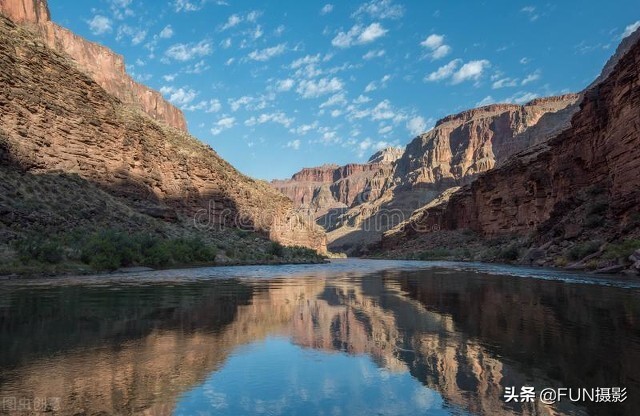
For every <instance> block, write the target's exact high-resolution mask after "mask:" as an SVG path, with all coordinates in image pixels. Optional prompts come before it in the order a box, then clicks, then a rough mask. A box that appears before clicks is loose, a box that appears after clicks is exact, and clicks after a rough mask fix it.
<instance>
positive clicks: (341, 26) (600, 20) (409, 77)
mask: <svg viewBox="0 0 640 416" xmlns="http://www.w3.org/2000/svg"><path fill="white" fill-rule="evenodd" d="M49 6H50V9H51V13H52V17H53V20H54V21H56V22H58V23H59V24H61V25H63V26H66V27H68V28H70V29H71V30H73V31H74V32H76V33H78V34H80V35H82V36H84V37H86V38H88V39H90V40H93V41H96V42H98V43H101V44H104V45H106V46H108V47H110V48H111V49H113V50H115V51H116V52H118V53H120V54H122V55H124V57H125V60H126V63H127V69H128V71H129V72H130V73H131V74H132V75H133V76H134V78H135V79H136V80H138V81H140V82H142V83H144V84H146V85H149V86H151V87H152V88H154V89H157V90H160V91H161V92H162V93H163V94H164V95H165V97H166V98H167V99H169V100H171V101H172V102H173V103H174V104H175V105H177V106H178V107H180V108H182V109H183V110H184V112H185V116H186V117H187V121H188V124H189V129H190V131H191V133H192V134H193V135H194V136H196V137H198V138H199V139H200V140H202V141H204V142H206V143H208V144H210V145H211V146H212V147H213V148H214V149H215V150H216V151H217V152H218V153H219V154H220V155H221V156H222V157H224V158H225V159H226V160H228V161H229V162H230V163H232V164H233V165H234V166H236V167H237V168H238V169H239V170H240V171H242V172H243V173H245V174H247V175H250V176H253V177H256V178H260V179H273V178H286V177H289V176H290V175H291V174H293V173H294V172H296V171H297V170H299V169H300V168H302V167H305V166H316V165H320V164H323V163H338V164H344V163H348V162H354V161H358V162H359V161H365V160H366V159H367V158H368V156H370V155H371V154H372V153H373V152H375V151H376V149H378V148H381V147H384V146H388V145H398V146H404V145H406V144H407V143H408V142H409V141H410V140H411V139H412V138H413V137H414V136H415V135H417V134H418V133H420V132H423V131H426V130H428V129H429V128H431V127H432V126H433V124H434V122H435V121H436V120H437V119H439V118H441V117H443V116H445V115H448V114H451V113H456V112H459V111H461V110H464V109H467V108H471V107H475V106H478V105H482V104H486V103H491V102H518V103H520V102H526V101H528V100H529V99H532V98H535V97H537V96H547V95H553V94H560V93H564V92H574V91H579V90H580V89H582V88H584V87H585V86H586V85H587V84H589V83H590V82H591V81H592V80H593V79H594V78H595V77H596V76H597V74H598V73H599V72H600V69H601V68H602V66H603V65H604V63H605V61H606V60H607V58H608V57H609V56H610V55H611V54H612V53H613V52H614V50H615V47H616V46H617V44H618V43H619V41H620V39H621V38H622V36H623V35H624V34H625V32H627V33H628V32H629V31H630V30H631V29H632V28H633V27H637V25H638V24H640V22H639V19H640V7H639V6H640V4H639V3H638V0H633V1H625V0H620V1H616V2H615V7H613V6H612V3H611V2H605V1H589V0H580V1H574V0H571V1H566V0H563V1H557V2H548V1H543V2H533V1H449V0H448V1H445V0H443V1H435V0H434V1H427V0H404V1H400V0H370V1H344V0H343V1H337V0H334V1H332V2H327V1H314V0H305V1H300V0H298V1H293V0H268V1H267V0H262V1H259V0H242V1H241V0H170V1H157V0H84V1H82V2H79V1H76V0H49Z"/></svg>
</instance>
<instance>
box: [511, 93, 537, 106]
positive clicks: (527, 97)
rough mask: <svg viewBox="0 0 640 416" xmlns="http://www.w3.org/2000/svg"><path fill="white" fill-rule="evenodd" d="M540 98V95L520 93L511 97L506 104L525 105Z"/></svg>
mask: <svg viewBox="0 0 640 416" xmlns="http://www.w3.org/2000/svg"><path fill="white" fill-rule="evenodd" d="M535 98H538V94H534V93H532V92H523V91H520V92H518V93H516V94H514V95H512V96H511V97H509V98H507V99H506V100H505V102H507V103H516V104H525V103H528V102H529V101H531V100H533V99H535Z"/></svg>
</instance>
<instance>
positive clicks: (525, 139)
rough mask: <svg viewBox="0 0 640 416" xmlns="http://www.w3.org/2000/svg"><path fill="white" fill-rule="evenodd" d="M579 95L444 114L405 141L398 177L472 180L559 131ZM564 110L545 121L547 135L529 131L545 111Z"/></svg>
mask: <svg viewBox="0 0 640 416" xmlns="http://www.w3.org/2000/svg"><path fill="white" fill-rule="evenodd" d="M578 98H579V96H578V95H576V94H569V95H563V96H558V97H550V98H541V99H536V100H533V101H531V102H529V103H527V104H525V105H514V104H494V105H490V106H486V107H480V108H476V109H472V110H468V111H465V112H462V113H459V114H456V115H452V116H448V117H445V118H443V119H442V120H440V121H439V122H438V123H437V124H436V126H435V128H433V129H432V130H431V131H429V132H427V133H425V134H423V135H420V136H418V137H416V138H415V139H414V140H413V141H412V142H411V143H410V144H409V145H408V146H407V149H406V151H405V152H404V155H403V156H402V158H400V160H399V161H398V164H397V167H396V169H395V171H394V179H395V182H396V183H398V184H400V186H403V187H408V188H412V187H416V186H418V187H421V186H422V187H424V186H425V185H428V184H438V183H452V184H455V185H460V184H463V183H468V182H470V181H471V180H472V179H473V178H474V177H475V176H477V175H478V174H479V173H482V172H486V171H488V170H490V169H493V168H494V167H495V166H496V165H497V164H500V163H502V162H503V161H504V160H506V159H507V158H508V157H509V156H511V155H513V154H515V153H516V152H518V151H521V150H523V149H525V148H527V147H529V146H531V145H532V144H536V143H537V142H541V141H543V140H545V139H546V138H548V137H550V136H553V135H554V134H557V133H558V132H559V131H561V130H562V129H563V128H564V127H566V125H567V121H568V120H569V119H570V116H571V114H572V113H573V112H574V111H575V108H576V107H574V104H575V103H576V102H577V100H578ZM562 110H567V111H565V112H563V113H562V115H563V117H562V120H561V122H558V121H556V122H554V123H550V124H549V125H548V126H546V130H548V135H547V136H546V137H545V136H543V135H531V134H527V132H528V130H529V129H530V128H532V127H534V126H536V125H537V124H538V123H539V122H540V121H541V120H542V119H543V116H545V115H547V114H550V113H557V112H559V111H562ZM538 129H542V128H541V127H540V126H538Z"/></svg>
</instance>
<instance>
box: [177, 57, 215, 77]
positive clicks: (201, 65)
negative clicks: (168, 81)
mask: <svg viewBox="0 0 640 416" xmlns="http://www.w3.org/2000/svg"><path fill="white" fill-rule="evenodd" d="M209 68H211V67H210V66H209V65H208V64H207V63H206V62H205V61H204V60H200V61H199V62H197V63H195V64H194V65H188V66H186V67H185V68H183V69H182V71H183V72H185V73H186V74H202V73H203V72H204V71H206V70H208V69H209Z"/></svg>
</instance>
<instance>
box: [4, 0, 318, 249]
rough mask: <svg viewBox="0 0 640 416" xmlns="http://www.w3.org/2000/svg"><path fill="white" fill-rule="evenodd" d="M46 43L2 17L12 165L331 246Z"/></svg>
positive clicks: (285, 203)
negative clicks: (71, 177) (71, 176)
mask: <svg viewBox="0 0 640 416" xmlns="http://www.w3.org/2000/svg"><path fill="white" fill-rule="evenodd" d="M3 4H4V3H3ZM34 4H40V3H34ZM40 10H42V9H40ZM47 45H48V44H45V43H43V41H42V40H41V39H40V38H39V37H38V36H35V35H34V34H33V32H32V31H30V30H28V29H25V28H23V27H21V26H19V25H16V24H14V23H12V22H11V21H10V20H8V19H6V18H4V17H2V16H0V85H2V86H3V87H2V89H0V161H2V164H3V166H11V167H12V168H14V169H17V170H19V171H21V172H27V173H31V174H51V173H55V172H64V173H66V174H75V175H78V176H79V177H81V178H83V179H85V180H87V181H89V182H91V183H93V184H96V185H98V186H99V187H100V188H101V189H104V190H106V191H108V192H109V193H110V194H112V195H115V196H117V197H122V198H124V199H125V200H126V201H127V203H128V204H129V205H130V206H131V207H132V208H133V209H135V210H136V211H138V212H141V213H143V214H147V215H150V216H153V217H157V218H162V219H163V220H167V221H173V222H176V221H180V222H183V223H185V224H187V225H190V226H196V227H200V228H204V229H209V228H211V229H217V228H220V227H241V228H247V229H253V230H256V231H258V232H261V233H264V234H266V235H269V236H270V238H272V239H273V240H276V241H280V242H282V243H284V244H287V245H303V246H307V247H311V248H314V249H317V250H319V251H321V252H324V251H325V250H326V249H325V237H324V233H323V232H322V230H320V229H319V228H318V227H316V226H315V225H314V224H310V223H308V222H306V221H305V220H304V219H301V218H299V217H298V216H296V214H295V212H294V211H293V210H292V204H291V202H290V201H289V200H288V198H286V197H285V196H284V195H282V194H280V193H279V192H277V191H275V190H274V189H272V188H271V187H270V186H269V185H268V184H267V183H265V182H261V181H256V180H253V179H251V178H248V177H245V176H244V175H242V174H240V173H239V172H238V171H236V170H235V169H234V168H233V167H232V166H231V165H229V164H228V163H227V162H225V161H224V160H222V159H221V158H220V157H219V156H218V155H217V154H216V153H215V152H214V151H213V150H212V149H211V148H210V147H209V146H207V145H205V144H203V143H201V142H199V141H198V140H197V139H195V138H193V137H191V136H189V135H188V134H187V133H185V132H183V131H181V130H178V129H174V128H172V127H169V126H167V125H166V124H165V123H158V122H157V120H156V119H154V118H153V117H149V116H147V115H146V114H145V113H143V112H140V111H139V107H138V106H129V105H125V104H123V102H122V100H119V99H118V98H117V97H114V96H113V95H111V94H110V93H109V90H108V89H105V88H103V87H102V86H101V85H99V83H97V82H96V81H95V80H94V79H93V78H92V77H90V76H89V75H87V74H86V73H85V72H84V71H81V70H79V69H78V68H77V67H76V65H75V64H74V63H73V62H71V61H70V60H69V59H68V58H66V56H63V55H62V54H60V53H56V52H55V51H54V50H52V49H51V48H49V47H48V46H47ZM62 208H64V207H61V209H62ZM68 215H70V216H73V215H75V214H74V213H68Z"/></svg>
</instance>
